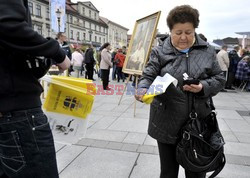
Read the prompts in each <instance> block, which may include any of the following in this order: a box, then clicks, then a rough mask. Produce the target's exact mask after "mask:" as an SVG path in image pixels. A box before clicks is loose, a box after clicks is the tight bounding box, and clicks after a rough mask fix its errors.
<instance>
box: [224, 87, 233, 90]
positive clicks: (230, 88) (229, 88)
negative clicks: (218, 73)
mask: <svg viewBox="0 0 250 178" xmlns="http://www.w3.org/2000/svg"><path fill="white" fill-rule="evenodd" d="M225 89H227V90H235V88H233V87H225Z"/></svg>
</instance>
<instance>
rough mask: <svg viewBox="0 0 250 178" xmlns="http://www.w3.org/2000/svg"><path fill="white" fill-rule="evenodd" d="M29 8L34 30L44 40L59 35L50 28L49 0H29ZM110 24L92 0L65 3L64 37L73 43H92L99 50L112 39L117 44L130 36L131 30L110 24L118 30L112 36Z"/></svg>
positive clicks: (68, 0)
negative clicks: (128, 33)
mask: <svg viewBox="0 0 250 178" xmlns="http://www.w3.org/2000/svg"><path fill="white" fill-rule="evenodd" d="M28 5H29V10H30V13H31V18H32V27H33V29H34V30H35V31H37V32H38V33H39V34H41V35H43V36H44V37H53V38H55V37H56V32H54V31H52V30H51V28H50V27H51V25H50V7H49V0H29V3H28ZM109 24H115V23H109ZM109 24H107V23H105V22H104V21H103V20H102V19H101V18H100V16H99V11H98V9H97V8H96V7H95V6H94V5H93V4H92V3H91V2H90V1H86V2H77V3H72V2H71V1H70V0H66V24H65V27H66V28H65V34H66V35H67V37H68V41H69V42H70V43H71V44H79V45H86V44H90V43H91V44H93V45H94V46H95V47H100V46H101V45H102V44H103V43H105V42H108V41H109V40H110V39H113V43H114V44H118V42H117V41H119V42H120V43H121V44H123V42H124V40H126V39H127V38H124V37H123V36H127V33H126V32H127V31H128V29H127V31H126V30H125V31H124V29H126V28H124V27H122V26H121V27H122V28H121V29H122V30H120V29H119V30H117V29H118V28H117V27H118V26H120V25H118V24H116V27H114V25H110V27H111V28H112V29H113V30H116V31H115V32H116V33H112V34H111V33H109V31H110V30H109ZM111 31H112V30H111ZM109 34H110V35H111V36H109ZM112 35H114V36H112ZM109 42H110V41H109ZM125 44H126V43H125Z"/></svg>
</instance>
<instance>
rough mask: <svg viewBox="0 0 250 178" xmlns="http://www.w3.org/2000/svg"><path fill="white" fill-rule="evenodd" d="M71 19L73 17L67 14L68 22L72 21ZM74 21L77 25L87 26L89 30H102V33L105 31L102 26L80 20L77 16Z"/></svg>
mask: <svg viewBox="0 0 250 178" xmlns="http://www.w3.org/2000/svg"><path fill="white" fill-rule="evenodd" d="M73 19H74V18H73V16H72V15H69V22H70V23H73ZM74 23H76V24H78V25H79V26H82V27H85V28H89V29H91V30H95V31H99V32H103V33H105V32H107V31H106V29H105V28H104V27H102V26H99V25H96V24H92V23H91V22H86V21H84V20H83V21H81V22H80V19H79V18H77V19H76V21H74Z"/></svg>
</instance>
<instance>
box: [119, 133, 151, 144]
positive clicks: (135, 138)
mask: <svg viewBox="0 0 250 178" xmlns="http://www.w3.org/2000/svg"><path fill="white" fill-rule="evenodd" d="M146 136H147V134H146V133H134V132H130V133H128V135H127V136H126V138H125V139H124V140H123V142H124V143H134V144H141V145H142V144H143V142H144V140H145V139H146Z"/></svg>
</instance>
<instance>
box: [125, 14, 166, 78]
mask: <svg viewBox="0 0 250 178" xmlns="http://www.w3.org/2000/svg"><path fill="white" fill-rule="evenodd" d="M160 15H161V11H158V12H156V13H154V14H151V15H149V16H146V17H144V18H142V19H139V20H137V21H136V23H135V26H134V30H133V34H132V37H131V40H130V43H129V47H128V52H127V55H126V59H125V62H124V65H123V68H122V71H123V72H124V73H127V74H132V75H142V72H143V69H144V67H145V65H146V63H147V61H148V58H149V55H150V51H151V47H152V44H153V41H154V38H155V35H156V31H157V25H158V22H159V18H160Z"/></svg>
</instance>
